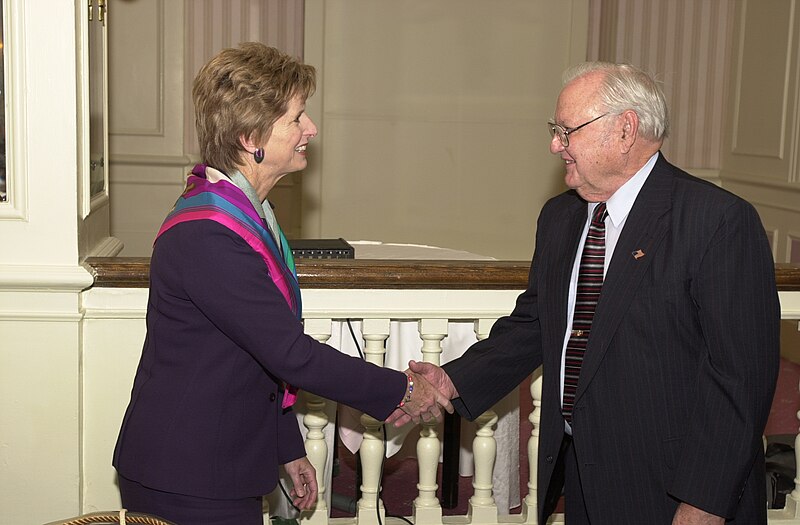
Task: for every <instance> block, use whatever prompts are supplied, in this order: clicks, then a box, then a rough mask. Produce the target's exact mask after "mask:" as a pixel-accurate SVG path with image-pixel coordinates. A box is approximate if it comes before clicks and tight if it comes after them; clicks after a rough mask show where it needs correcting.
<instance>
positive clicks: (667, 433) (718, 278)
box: [444, 156, 780, 525]
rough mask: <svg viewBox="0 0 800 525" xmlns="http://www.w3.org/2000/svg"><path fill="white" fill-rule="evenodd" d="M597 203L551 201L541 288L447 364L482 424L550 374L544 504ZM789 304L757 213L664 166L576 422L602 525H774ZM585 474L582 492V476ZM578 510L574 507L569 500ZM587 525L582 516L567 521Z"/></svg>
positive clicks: (637, 211)
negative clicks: (768, 477)
mask: <svg viewBox="0 0 800 525" xmlns="http://www.w3.org/2000/svg"><path fill="white" fill-rule="evenodd" d="M585 222H586V202H585V201H583V200H581V199H580V198H579V197H578V196H577V195H576V194H575V192H573V191H569V192H566V193H564V194H562V195H559V196H557V197H555V198H553V199H551V200H550V201H548V203H547V204H546V205H545V206H544V208H543V209H542V212H541V214H540V216H539V222H538V226H537V229H536V250H535V252H534V256H533V261H532V264H531V274H530V278H529V286H528V288H527V290H526V291H525V292H524V293H523V294H522V295H520V297H519V298H518V299H517V304H516V306H515V308H514V311H513V312H512V313H511V315H509V316H508V317H504V318H502V319H499V320H498V321H497V322H496V323H495V325H494V326H493V327H492V332H491V334H490V336H489V337H488V338H487V339H484V340H482V341H480V342H478V343H476V344H475V345H474V346H473V347H472V348H471V349H470V350H469V351H468V352H467V353H466V354H465V355H464V356H462V357H461V358H459V359H457V360H454V361H451V362H449V363H447V364H446V365H444V369H445V371H446V372H447V373H448V375H450V378H451V379H452V380H453V383H454V384H455V386H456V388H457V389H458V392H459V395H460V397H459V398H458V399H456V400H454V401H453V405H454V406H455V407H456V409H457V410H458V411H459V413H461V414H463V415H467V416H468V417H476V416H477V415H479V414H481V413H482V412H483V411H485V410H487V409H488V408H490V407H491V406H492V404H494V403H495V402H496V401H497V400H499V399H500V398H502V397H503V396H504V395H505V394H507V393H508V391H509V390H510V389H512V388H513V387H515V386H516V385H517V384H518V382H519V381H520V380H521V379H522V378H523V377H524V375H525V374H526V373H529V372H530V371H531V370H532V369H533V368H535V367H537V366H539V365H542V370H543V375H542V402H541V412H540V414H541V419H540V421H541V424H540V433H539V437H538V458H539V461H538V476H537V487H538V492H537V502H538V509H539V516H538V519H539V523H542V524H544V523H546V521H547V520H546V515H545V513H546V511H547V507H546V505H545V496H546V494H547V492H548V490H549V489H551V488H553V489H555V490H560V489H561V487H560V486H556V487H551V484H557V483H558V479H559V477H560V476H559V475H558V473H557V472H556V464H557V463H558V462H557V461H556V460H557V458H558V454H559V451H560V448H561V444H562V443H563V441H564V418H563V415H562V413H561V400H562V398H561V392H560V383H561V381H560V374H559V372H560V368H561V360H562V351H563V345H564V333H565V331H566V330H567V324H566V316H565V315H564V312H565V311H566V308H567V306H566V305H567V296H568V291H569V279H570V274H571V272H572V267H573V263H574V260H575V256H576V253H580V252H578V246H577V244H578V241H579V239H580V232H581V231H582V228H583V227H584V225H585ZM779 319H780V305H779V303H778V296H777V291H776V289H775V272H774V267H773V261H772V254H771V251H770V247H769V244H768V242H767V240H766V235H765V234H764V228H763V227H762V225H761V222H760V220H759V217H758V214H757V213H756V211H755V209H754V208H753V207H752V206H751V205H749V204H748V203H746V202H745V201H743V200H742V199H740V198H738V197H736V196H735V195H733V194H731V193H729V192H727V191H725V190H723V189H721V188H719V187H717V186H714V185H713V184H710V183H707V182H705V181H702V180H699V179H697V178H694V177H691V176H690V175H688V174H687V173H685V172H683V171H681V170H680V169H678V168H676V167H675V166H673V165H671V164H669V163H668V162H667V161H666V160H665V159H664V157H663V156H659V159H658V161H657V162H656V165H655V167H654V168H653V171H652V172H651V174H650V176H649V177H648V179H647V182H646V183H645V184H644V186H643V187H642V189H641V191H640V193H639V196H638V197H637V199H636V202H635V203H634V206H633V208H632V209H631V211H630V213H629V215H628V218H627V219H626V222H625V228H624V230H623V231H622V233H621V235H620V237H619V239H618V241H617V244H616V247H615V248H614V255H613V257H612V258H611V261H610V262H609V265H608V268H607V270H606V273H605V278H604V280H603V291H602V294H601V296H600V298H599V300H598V303H597V308H596V309H595V313H594V317H593V319H592V335H591V338H590V339H589V341H588V343H587V345H588V346H587V350H586V353H585V355H584V360H583V363H582V365H581V372H580V384H579V386H578V389H577V391H576V393H575V403H574V407H573V413H572V423H571V427H572V440H573V447H574V451H575V459H576V464H575V467H576V469H577V473H575V472H570V471H567V472H566V473H565V476H564V477H562V478H561V479H565V477H567V476H570V477H571V479H570V480H565V481H566V483H564V489H565V495H566V499H567V501H568V502H570V501H572V502H581V501H582V502H583V503H584V504H585V509H586V516H587V517H588V518H589V519H591V523H593V524H597V523H599V524H606V523H613V524H614V525H643V524H647V525H669V524H670V523H672V518H673V516H674V514H675V510H676V508H677V506H678V504H679V502H681V501H684V502H687V503H690V504H692V505H694V506H696V507H699V508H702V509H704V510H706V511H707V512H711V513H713V514H716V515H719V516H725V517H726V518H727V519H728V521H726V524H728V525H734V524H735V525H756V524H765V523H766V522H767V512H766V491H765V490H764V487H765V479H764V456H763V447H762V445H761V434H762V432H763V429H764V424H765V422H766V419H767V416H768V414H769V408H770V402H771V400H772V393H773V390H774V387H775V379H776V377H777V371H778V359H779V341H780V337H779V335H780V334H779ZM576 477H577V482H576V479H575V478H576ZM567 507H568V508H569V504H568V505H567ZM567 522H568V523H573V522H574V525H580V524H582V523H587V522H588V521H587V520H583V521H582V520H581V518H580V513H578V515H577V516H576V515H575V513H573V514H572V515H568V516H567Z"/></svg>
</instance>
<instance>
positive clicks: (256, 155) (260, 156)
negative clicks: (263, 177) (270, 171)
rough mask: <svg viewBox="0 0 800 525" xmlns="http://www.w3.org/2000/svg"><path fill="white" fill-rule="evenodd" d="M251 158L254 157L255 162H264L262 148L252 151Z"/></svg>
mask: <svg viewBox="0 0 800 525" xmlns="http://www.w3.org/2000/svg"><path fill="white" fill-rule="evenodd" d="M253 159H255V161H256V164H261V163H262V162H264V150H263V149H261V148H258V149H257V150H255V151H254V152H253Z"/></svg>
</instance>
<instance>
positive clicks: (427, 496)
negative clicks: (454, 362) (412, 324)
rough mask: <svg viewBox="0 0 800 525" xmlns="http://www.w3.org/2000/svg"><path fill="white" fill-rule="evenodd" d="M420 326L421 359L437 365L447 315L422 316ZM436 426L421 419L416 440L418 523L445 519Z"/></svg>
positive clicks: (433, 522) (415, 503)
mask: <svg viewBox="0 0 800 525" xmlns="http://www.w3.org/2000/svg"><path fill="white" fill-rule="evenodd" d="M418 326H419V333H420V336H421V337H422V360H423V361H425V362H428V363H433V364H434V365H437V366H438V365H439V364H440V363H441V355H442V340H443V339H444V338H445V337H446V336H447V319H420V321H419V323H418ZM437 426H438V423H437V422H436V421H431V422H422V428H421V430H420V438H419V440H418V441H417V466H418V469H419V482H418V483H417V489H418V490H419V496H417V498H416V499H415V500H414V523H415V525H426V524H431V525H433V524H439V523H441V522H442V506H441V505H440V504H439V500H438V499H437V498H436V489H437V488H439V487H438V485H437V484H436V471H437V468H438V466H439V454H440V452H441V445H440V443H439V436H438V434H437V432H436V429H437Z"/></svg>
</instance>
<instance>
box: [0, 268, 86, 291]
mask: <svg viewBox="0 0 800 525" xmlns="http://www.w3.org/2000/svg"><path fill="white" fill-rule="evenodd" d="M93 282H94V280H93V279H92V275H91V274H90V273H89V272H88V271H87V270H86V268H84V267H83V266H78V265H75V266H44V265H38V266H34V265H25V266H21V265H8V266H0V292H10V291H26V292H35V293H50V292H79V291H81V290H84V289H86V288H88V287H89V286H91V285H92V283H93Z"/></svg>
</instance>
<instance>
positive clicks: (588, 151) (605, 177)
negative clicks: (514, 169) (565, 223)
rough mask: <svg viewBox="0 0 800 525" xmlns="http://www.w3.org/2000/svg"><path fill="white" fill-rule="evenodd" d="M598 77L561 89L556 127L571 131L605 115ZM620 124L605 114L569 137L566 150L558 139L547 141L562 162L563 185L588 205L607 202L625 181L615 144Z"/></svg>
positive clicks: (617, 148) (580, 79) (615, 118)
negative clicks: (598, 92) (563, 172)
mask: <svg viewBox="0 0 800 525" xmlns="http://www.w3.org/2000/svg"><path fill="white" fill-rule="evenodd" d="M601 75H602V74H601V73H589V74H587V75H584V76H583V77H580V78H577V79H575V80H573V81H572V82H570V83H569V84H567V85H566V86H564V89H563V90H562V91H561V94H560V95H559V97H558V103H557V105H556V113H555V116H554V119H555V123H556V124H559V125H561V126H563V127H564V128H568V129H571V128H575V127H578V126H580V125H581V124H584V123H586V122H589V121H590V120H592V119H594V118H596V117H598V116H600V115H602V114H604V113H606V110H605V109H604V108H603V107H602V106H601V105H600V104H599V103H598V101H597V90H598V87H599V85H600V80H601V78H602V76H601ZM619 124H620V117H619V115H614V114H608V115H606V116H605V117H603V118H600V119H598V120H597V121H595V122H592V123H591V124H589V125H587V126H585V127H583V128H581V129H579V130H577V131H575V132H574V133H571V134H570V135H569V146H567V147H564V145H563V144H562V143H561V141H560V140H559V138H558V135H556V136H554V137H553V138H552V140H551V141H550V152H551V153H553V154H554V155H559V156H560V157H561V159H562V160H563V161H564V164H565V168H566V174H565V175H564V181H565V183H566V184H567V186H568V187H569V188H571V189H574V190H575V191H577V192H578V195H580V196H581V197H582V198H583V199H585V200H587V201H589V202H601V201H605V200H607V199H608V198H609V197H611V195H613V194H614V192H615V191H617V189H619V188H620V186H622V184H624V183H625V180H627V179H626V177H625V175H624V174H623V155H622V151H621V150H620V147H619V144H618V140H615V139H616V138H617V133H616V127H617V126H618V125H619Z"/></svg>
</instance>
